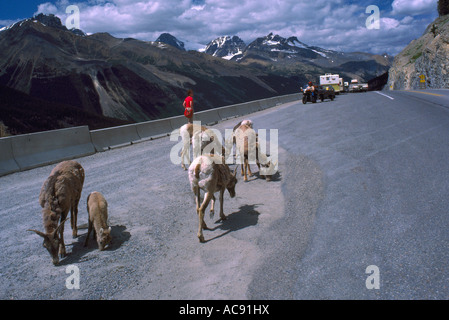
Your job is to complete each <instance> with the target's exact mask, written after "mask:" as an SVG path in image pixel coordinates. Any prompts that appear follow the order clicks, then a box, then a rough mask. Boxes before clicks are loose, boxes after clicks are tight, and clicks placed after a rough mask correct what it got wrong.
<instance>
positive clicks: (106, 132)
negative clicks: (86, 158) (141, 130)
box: [90, 124, 141, 152]
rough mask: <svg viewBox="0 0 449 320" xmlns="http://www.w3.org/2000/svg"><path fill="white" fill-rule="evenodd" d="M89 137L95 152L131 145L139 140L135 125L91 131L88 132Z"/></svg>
mask: <svg viewBox="0 0 449 320" xmlns="http://www.w3.org/2000/svg"><path fill="white" fill-rule="evenodd" d="M90 136H91V138H92V143H93V145H94V146H95V150H97V152H102V151H105V150H108V149H110V148H113V147H119V146H123V145H127V144H132V143H134V142H138V141H139V140H141V139H140V136H139V134H138V133H137V127H136V125H135V124H129V125H124V126H119V127H113V128H107V129H99V130H93V131H91V132H90Z"/></svg>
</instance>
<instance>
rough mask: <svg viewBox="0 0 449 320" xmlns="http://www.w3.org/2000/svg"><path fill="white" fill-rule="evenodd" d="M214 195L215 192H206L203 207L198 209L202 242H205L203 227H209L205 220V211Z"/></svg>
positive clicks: (199, 233) (199, 234)
mask: <svg viewBox="0 0 449 320" xmlns="http://www.w3.org/2000/svg"><path fill="white" fill-rule="evenodd" d="M213 196H214V195H213V193H210V192H206V194H205V196H204V201H203V203H202V204H201V207H200V209H199V211H198V218H199V226H198V239H199V240H200V242H205V241H204V236H203V229H207V226H206V223H205V222H204V211H205V210H206V208H207V206H208V205H209V202H210V201H211V199H212V197H213Z"/></svg>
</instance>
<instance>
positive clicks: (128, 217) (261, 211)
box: [0, 90, 449, 300]
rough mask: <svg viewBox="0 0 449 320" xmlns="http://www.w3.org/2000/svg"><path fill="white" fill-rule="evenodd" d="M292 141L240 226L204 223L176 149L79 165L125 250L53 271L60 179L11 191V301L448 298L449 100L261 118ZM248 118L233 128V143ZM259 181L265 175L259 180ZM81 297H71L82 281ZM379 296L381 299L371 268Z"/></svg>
mask: <svg viewBox="0 0 449 320" xmlns="http://www.w3.org/2000/svg"><path fill="white" fill-rule="evenodd" d="M244 118H249V119H251V120H253V122H254V124H255V129H256V130H257V129H278V130H279V159H280V162H279V174H278V175H277V176H276V177H275V179H274V181H272V182H269V183H268V182H266V181H265V180H262V179H259V178H258V176H257V175H256V176H254V177H253V178H251V179H250V181H249V182H247V183H244V182H243V181H242V179H241V178H240V177H239V178H240V181H239V183H238V184H237V188H236V192H237V196H236V198H235V199H230V197H229V195H226V196H225V205H224V208H225V214H226V215H228V218H229V219H228V220H226V221H225V222H218V221H216V220H217V219H218V214H216V216H215V217H214V218H213V219H210V218H207V220H206V223H207V224H208V226H209V227H210V228H211V229H212V230H206V231H204V236H205V238H206V240H207V242H206V243H204V244H200V243H199V242H198V239H197V237H196V231H197V225H198V222H197V216H196V212H195V205H194V198H193V195H192V193H191V191H190V186H189V182H188V177H187V173H186V172H185V171H183V170H182V169H181V168H180V166H176V165H174V164H172V163H171V162H170V158H169V154H170V151H171V149H172V147H173V146H174V144H175V143H174V142H171V141H170V140H169V138H162V139H158V140H155V141H148V142H143V143H139V144H135V145H132V146H129V147H124V148H120V149H114V150H111V151H107V152H104V153H100V154H95V155H92V156H89V157H84V158H81V159H78V161H79V162H80V163H81V164H82V165H83V167H84V168H85V170H86V180H85V184H84V189H83V194H82V200H81V202H80V206H79V209H80V213H79V217H78V223H79V224H80V225H82V224H85V223H86V222H87V212H86V209H85V208H86V198H87V196H88V194H89V193H90V192H92V191H95V190H96V191H100V192H102V193H103V194H104V195H105V196H106V199H107V200H108V202H109V211H110V212H109V215H110V219H109V220H110V225H111V226H112V236H113V243H112V245H111V247H110V248H109V249H108V250H106V251H103V252H100V251H98V250H97V247H96V244H95V242H94V241H90V244H89V247H88V248H84V247H83V245H82V244H83V243H84V239H85V236H86V232H87V230H86V229H81V230H80V231H79V232H78V234H79V237H78V238H77V239H71V235H70V234H71V232H70V230H69V229H70V228H69V227H67V228H66V235H65V239H66V246H67V252H68V256H67V257H66V258H65V259H64V260H62V261H61V264H60V265H59V266H56V267H55V266H53V265H52V263H51V260H50V257H49V255H48V253H47V252H46V251H45V249H44V248H43V247H42V245H41V239H40V238H39V237H38V236H36V235H35V234H34V233H31V232H27V231H26V229H29V228H35V229H42V217H41V213H40V207H39V204H38V196H39V191H40V187H41V185H42V183H43V182H44V180H45V179H46V177H47V176H48V174H49V173H50V171H51V169H52V167H53V166H46V167H42V168H37V169H33V170H30V171H26V172H19V173H14V174H11V175H8V176H5V177H1V178H0V186H1V190H2V192H1V194H0V221H1V223H0V257H1V259H0V270H1V271H0V277H1V281H0V298H1V299H270V300H271V299H295V300H296V299H448V298H449V273H448V262H449V250H448V249H449V232H448V226H449V215H448V211H449V210H448V209H449V205H448V198H449V197H448V196H449V161H448V159H449V93H448V91H443V90H438V91H426V92H388V91H387V92H381V93H375V92H369V93H360V94H347V95H341V96H338V97H337V99H336V100H335V101H333V102H331V101H327V100H326V101H325V102H323V103H320V102H318V103H317V104H311V103H308V104H307V105H303V104H302V103H301V102H297V103H289V104H285V105H281V106H278V107H275V108H272V109H269V110H265V111H262V112H259V113H256V114H252V115H249V116H246V117H244ZM242 119H243V118H236V119H232V120H228V121H225V122H222V123H220V124H218V125H216V126H214V127H215V128H217V129H219V130H220V131H223V132H224V129H225V128H232V127H233V126H234V125H235V124H236V123H237V122H238V121H240V120H242ZM254 171H257V170H256V169H255V168H254ZM72 265H74V266H76V267H77V268H78V269H79V272H80V288H79V289H73V290H70V289H67V287H66V280H67V278H68V277H69V276H70V275H71V274H70V272H69V273H66V271H68V269H67V267H68V266H72ZM373 265H374V266H377V267H378V270H379V277H378V279H379V284H380V288H379V289H368V288H367V286H366V280H367V278H368V277H369V276H371V274H367V273H366V268H367V267H368V266H373Z"/></svg>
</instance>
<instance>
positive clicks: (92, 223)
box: [84, 191, 111, 251]
mask: <svg viewBox="0 0 449 320" xmlns="http://www.w3.org/2000/svg"><path fill="white" fill-rule="evenodd" d="M87 212H88V214H89V226H88V231H87V237H86V241H85V242H84V246H85V247H87V245H88V242H89V236H90V233H91V231H92V229H93V231H94V238H96V239H97V243H98V248H99V249H100V251H103V250H104V249H105V248H106V246H107V245H109V243H110V242H111V227H108V223H107V221H108V203H107V201H106V199H105V198H104V196H103V195H102V194H101V193H100V192H97V191H94V192H92V193H91V194H89V196H88V197H87Z"/></svg>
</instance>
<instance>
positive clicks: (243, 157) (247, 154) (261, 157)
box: [234, 122, 276, 181]
mask: <svg viewBox="0 0 449 320" xmlns="http://www.w3.org/2000/svg"><path fill="white" fill-rule="evenodd" d="M234 136H235V141H236V146H237V154H238V155H239V157H240V161H242V163H241V166H242V176H243V177H244V179H243V180H244V181H248V174H249V176H252V175H253V173H252V172H251V166H250V162H254V161H255V162H256V165H257V167H258V168H259V174H260V177H261V178H265V179H266V180H267V181H271V175H272V174H269V173H270V172H274V167H275V166H276V165H275V164H273V163H272V162H271V160H270V159H269V157H268V156H267V155H266V154H264V153H262V152H260V146H259V142H258V137H257V134H256V132H255V131H254V130H253V129H252V122H251V123H247V124H243V122H242V124H241V125H240V126H239V127H238V128H237V129H236V130H235V133H234ZM261 167H262V168H263V170H262V171H264V172H267V173H268V174H266V175H263V174H261Z"/></svg>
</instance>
